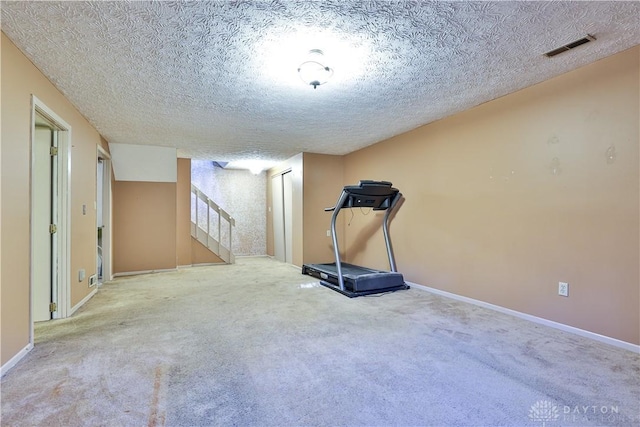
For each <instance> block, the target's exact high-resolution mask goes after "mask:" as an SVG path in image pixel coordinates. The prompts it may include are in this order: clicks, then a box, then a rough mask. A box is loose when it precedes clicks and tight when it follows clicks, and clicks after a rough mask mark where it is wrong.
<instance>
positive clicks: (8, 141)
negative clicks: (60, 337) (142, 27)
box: [0, 33, 103, 365]
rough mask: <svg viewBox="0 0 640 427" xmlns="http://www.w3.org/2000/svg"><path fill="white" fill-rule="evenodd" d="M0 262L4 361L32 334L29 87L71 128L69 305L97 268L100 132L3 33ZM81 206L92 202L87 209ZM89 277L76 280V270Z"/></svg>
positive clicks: (81, 295) (84, 290)
mask: <svg viewBox="0 0 640 427" xmlns="http://www.w3.org/2000/svg"><path fill="white" fill-rule="evenodd" d="M1 62H2V68H1V74H2V81H1V83H0V87H1V96H2V99H1V101H2V111H1V118H2V131H1V132H2V133H1V136H2V190H1V194H2V214H1V217H2V224H1V227H0V228H1V229H2V244H1V246H2V249H1V251H2V260H1V264H2V268H1V272H2V273H1V275H2V277H1V294H2V301H1V311H2V314H1V331H0V332H1V336H2V338H1V355H0V360H1V363H2V364H3V365H4V364H5V363H6V362H7V361H9V360H10V359H11V358H12V357H13V356H15V355H16V354H17V353H19V352H20V351H21V350H23V349H24V348H25V347H26V346H27V345H28V344H29V339H30V338H29V335H30V327H31V326H30V317H29V313H30V303H29V292H30V260H29V258H30V225H29V218H30V204H31V199H30V198H31V196H30V194H31V193H30V191H31V188H30V181H31V170H30V165H31V151H30V147H31V99H32V94H33V95H35V96H36V97H37V98H38V99H40V100H41V101H42V102H43V103H44V104H45V105H46V106H47V107H49V108H50V109H51V110H53V111H54V112H55V113H56V114H57V115H58V116H60V117H61V118H62V119H63V120H64V121H66V122H67V123H68V124H69V125H70V126H71V128H72V133H71V138H72V140H71V145H72V146H71V177H70V183H71V195H70V198H71V211H70V216H71V230H70V233H71V242H70V243H71V245H70V246H71V259H70V268H71V270H70V277H71V284H70V287H71V306H72V307H73V306H75V305H77V304H78V303H79V302H80V301H82V300H83V299H84V298H85V297H86V296H87V295H89V293H90V292H91V290H92V289H91V288H89V286H88V277H89V276H90V275H92V274H95V272H96V251H97V249H96V247H97V233H96V212H95V209H94V208H93V206H94V202H95V198H96V165H97V146H98V145H102V144H103V141H102V140H101V137H100V135H99V134H98V132H97V131H96V130H95V129H94V128H93V127H92V126H91V125H90V124H89V122H87V120H86V119H85V118H84V117H83V116H82V114H80V113H79V112H78V111H77V110H76V109H75V107H74V106H73V105H72V104H71V103H70V102H69V101H68V100H67V99H66V98H65V97H64V96H63V95H62V94H61V93H60V92H59V91H58V90H57V89H56V88H55V87H54V86H53V85H52V84H51V82H50V81H49V80H47V78H46V77H45V76H44V75H43V74H42V73H41V72H40V71H39V70H38V69H37V68H36V67H35V66H34V65H33V64H32V63H31V62H30V61H29V60H28V59H27V58H26V57H25V56H24V55H23V54H22V53H21V52H20V51H19V50H18V49H17V48H16V46H15V45H14V44H13V42H11V40H10V39H9V38H8V37H6V35H5V34H4V33H2V38H1ZM82 205H86V206H87V211H86V212H87V213H86V215H85V214H83V213H82ZM80 269H85V271H86V278H85V280H83V281H82V282H79V281H78V280H77V277H78V270H80Z"/></svg>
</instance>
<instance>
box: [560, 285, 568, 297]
mask: <svg viewBox="0 0 640 427" xmlns="http://www.w3.org/2000/svg"><path fill="white" fill-rule="evenodd" d="M558 295H560V296H563V297H568V296H569V284H568V283H566V282H558Z"/></svg>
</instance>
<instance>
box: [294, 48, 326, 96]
mask: <svg viewBox="0 0 640 427" xmlns="http://www.w3.org/2000/svg"><path fill="white" fill-rule="evenodd" d="M323 57H324V53H323V52H322V50H320V49H311V50H310V51H309V57H308V59H307V60H306V61H305V62H303V63H302V64H300V66H299V67H298V75H299V76H300V78H301V79H302V81H303V82H305V83H306V84H308V85H311V86H313V88H314V89H315V88H317V87H318V86H320V85H321V84H325V83H326V82H328V81H329V79H330V78H331V76H332V75H333V70H332V69H331V68H329V67H327V66H326V65H323V64H322V62H320V61H322V59H323Z"/></svg>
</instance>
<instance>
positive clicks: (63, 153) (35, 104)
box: [29, 95, 71, 345]
mask: <svg viewBox="0 0 640 427" xmlns="http://www.w3.org/2000/svg"><path fill="white" fill-rule="evenodd" d="M36 112H37V113H38V114H40V115H42V116H44V117H45V118H46V119H47V120H49V121H50V122H51V123H52V124H54V125H55V126H56V127H57V128H58V131H57V132H58V171H57V178H58V179H57V188H55V199H56V200H55V201H52V202H53V203H54V206H56V208H55V209H56V212H55V213H56V215H57V219H58V221H57V224H56V225H57V227H58V230H57V232H56V237H57V244H56V245H55V250H54V252H52V258H54V257H55V258H54V259H55V260H56V261H57V268H56V287H57V289H55V291H54V292H53V294H52V295H55V297H54V298H53V299H55V301H52V302H55V303H56V305H57V310H56V311H54V312H53V313H52V319H63V318H65V317H67V316H68V314H69V312H70V310H71V280H70V270H71V218H70V215H69V213H70V212H71V197H70V195H71V179H70V178H71V143H70V142H71V126H70V125H69V124H68V123H67V122H65V121H64V120H63V119H62V118H61V117H60V116H58V115H57V114H56V113H55V112H54V111H53V110H52V109H50V108H49V107H47V105H46V104H45V103H44V102H42V101H41V100H40V99H38V98H37V97H36V96H35V95H32V96H31V146H30V150H31V153H30V155H31V164H30V172H29V191H30V206H29V211H30V213H29V216H30V225H29V232H30V236H29V240H30V242H29V244H30V248H31V249H30V250H29V252H30V253H29V264H30V266H29V322H30V324H31V331H30V337H29V341H30V344H31V345H33V341H34V322H33V311H32V307H31V304H33V301H32V300H33V293H34V283H33V253H32V248H33V234H34V233H33V221H34V212H33V206H34V201H33V197H34V191H33V179H32V177H33V169H34V160H35V156H34V144H35V122H36ZM52 268H54V267H52Z"/></svg>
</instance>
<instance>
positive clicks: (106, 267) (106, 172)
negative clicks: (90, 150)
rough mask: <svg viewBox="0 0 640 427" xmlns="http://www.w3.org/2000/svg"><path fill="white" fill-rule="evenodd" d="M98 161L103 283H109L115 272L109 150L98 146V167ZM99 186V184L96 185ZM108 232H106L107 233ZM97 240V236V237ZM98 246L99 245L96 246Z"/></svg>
mask: <svg viewBox="0 0 640 427" xmlns="http://www.w3.org/2000/svg"><path fill="white" fill-rule="evenodd" d="M98 159H102V163H103V171H102V200H101V202H102V222H103V224H104V228H103V229H102V282H106V281H109V280H111V279H112V278H113V272H112V268H111V260H112V249H111V248H112V245H111V242H112V236H113V233H112V227H111V216H112V211H111V155H110V154H109V152H108V151H107V150H105V149H104V148H103V147H101V146H100V145H98V148H97V157H96V167H97V163H98ZM96 185H97V183H96ZM97 197H98V190H97V187H96V204H97ZM97 221H98V215H97V214H96V230H97V228H98V227H97V225H98V224H97ZM105 231H106V232H105ZM96 239H97V236H96ZM96 246H97V244H96Z"/></svg>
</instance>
